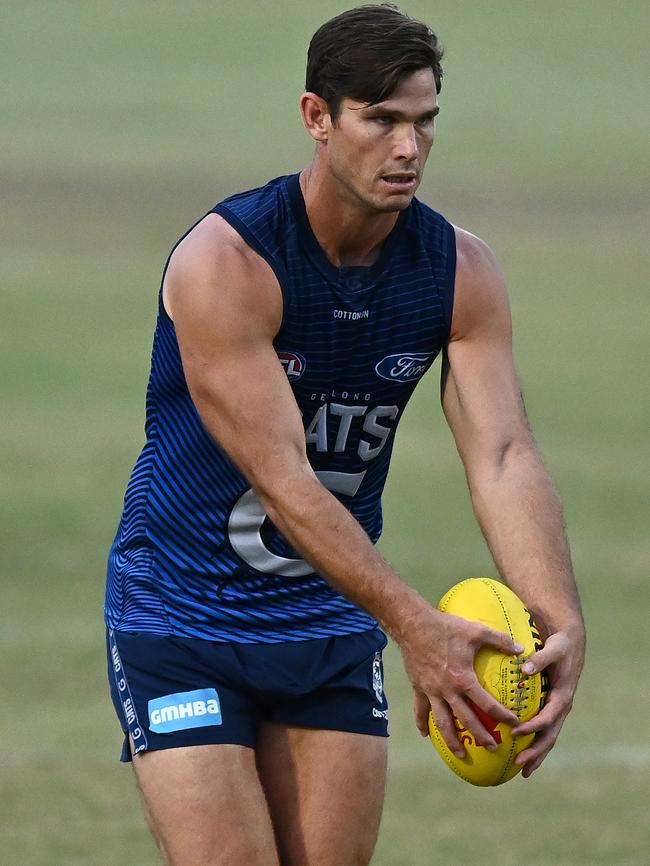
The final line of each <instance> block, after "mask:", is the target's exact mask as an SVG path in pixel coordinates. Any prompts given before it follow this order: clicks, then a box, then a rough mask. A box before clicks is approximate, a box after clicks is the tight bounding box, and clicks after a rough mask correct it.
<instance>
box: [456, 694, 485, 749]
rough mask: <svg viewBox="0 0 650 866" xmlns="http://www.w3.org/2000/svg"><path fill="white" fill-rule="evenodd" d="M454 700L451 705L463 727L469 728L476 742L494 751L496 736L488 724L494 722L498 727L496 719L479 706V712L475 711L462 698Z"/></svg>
mask: <svg viewBox="0 0 650 866" xmlns="http://www.w3.org/2000/svg"><path fill="white" fill-rule="evenodd" d="M452 700H453V703H452V701H451V700H450V702H449V705H450V707H451V709H452V711H453V713H454V715H455V716H456V718H457V719H458V721H459V722H460V723H461V724H462V725H463V727H465V728H467V730H468V731H469V732H470V733H471V734H472V735H473V737H474V739H475V740H476V744H477V745H478V746H485V748H486V749H489V750H490V751H494V750H495V749H496V747H497V744H496V741H495V740H494V737H493V736H492V735H491V734H490V732H489V731H488V730H487V727H486V725H492V724H494V727H496V721H495V720H494V719H492V718H490V716H488V714H487V713H483V712H482V711H481V710H480V709H479V708H478V707H477V708H476V709H477V710H478V712H475V710H474V709H473V708H472V706H470V705H469V704H468V703H467V702H466V701H464V700H462V698H453V699H452ZM481 717H482V718H483V719H485V722H486V724H485V725H484V724H483V720H482V718H481Z"/></svg>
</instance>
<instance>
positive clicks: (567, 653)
mask: <svg viewBox="0 0 650 866" xmlns="http://www.w3.org/2000/svg"><path fill="white" fill-rule="evenodd" d="M583 662H584V631H582V630H580V629H578V630H577V631H576V632H575V633H573V634H570V633H569V632H563V631H560V632H555V633H554V634H551V635H550V636H549V638H548V640H547V641H546V643H545V645H544V648H543V649H541V650H539V652H536V653H534V654H533V655H532V656H530V658H528V659H527V660H526V662H525V663H524V665H523V667H522V670H523V672H524V673H525V674H529V675H530V674H533V673H538V672H539V671H543V670H545V669H546V668H548V669H549V680H550V690H549V695H548V699H547V701H546V704H545V706H544V708H543V709H542V710H540V712H539V713H538V714H537V715H536V716H535V717H534V718H532V719H529V721H527V722H522V724H520V725H515V727H513V729H512V733H513V734H515V735H518V734H531V733H535V734H536V736H535V739H534V741H533V743H532V745H531V746H530V747H529V748H527V749H525V750H524V751H523V752H521V754H520V755H518V756H517V759H516V762H517V764H520V765H521V764H523V766H524V769H523V772H522V775H523V776H524V778H528V777H529V776H530V775H531V773H533V772H534V771H535V770H536V769H537V768H538V767H539V765H540V764H541V763H542V761H543V760H544V758H545V757H546V756H547V755H548V753H549V752H550V751H551V749H552V748H553V746H554V745H555V741H556V740H557V738H558V735H559V733H560V729H561V728H562V725H563V724H564V720H565V719H566V717H567V715H568V714H569V711H570V710H571V707H572V706H573V695H574V694H575V690H576V687H577V685H578V678H579V677H580V672H581V670H582V665H583Z"/></svg>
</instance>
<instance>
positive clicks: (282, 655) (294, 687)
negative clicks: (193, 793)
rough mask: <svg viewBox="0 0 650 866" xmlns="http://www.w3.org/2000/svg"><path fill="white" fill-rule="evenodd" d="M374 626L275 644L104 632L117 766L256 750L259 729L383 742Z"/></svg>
mask: <svg viewBox="0 0 650 866" xmlns="http://www.w3.org/2000/svg"><path fill="white" fill-rule="evenodd" d="M386 642H387V641H386V636H385V635H384V633H383V632H382V631H381V630H380V629H373V630H371V631H365V632H361V633H359V634H351V635H344V636H341V637H338V636H337V637H327V638H319V639H316V640H307V641H294V642H288V643H275V644H241V643H239V644H238V643H221V642H218V641H208V640H200V639H196V638H182V637H175V636H173V635H169V636H162V637H161V636H159V635H152V634H147V633H144V632H138V633H132V632H117V631H109V632H108V635H107V644H108V678H109V682H110V686H111V697H112V699H113V703H114V705H115V710H116V712H117V715H118V717H119V719H120V723H121V725H122V730H123V731H124V734H125V739H124V746H123V749H122V758H121V759H122V760H123V761H129V760H131V749H130V745H129V735H130V736H131V738H132V740H133V751H134V753H135V754H137V753H138V752H144V751H147V750H149V749H152V750H153V749H172V748H175V747H177V746H195V745H204V744H210V743H235V744H237V745H241V746H250V747H251V748H254V747H255V744H256V741H257V733H258V730H259V727H260V724H261V722H263V721H273V722H282V723H285V724H288V725H299V726H303V727H308V728H321V729H328V730H335V731H350V732H352V733H358V734H371V735H374V736H379V737H387V736H388V702H387V701H386V697H385V695H384V687H383V679H384V675H383V666H382V659H381V654H382V650H383V649H384V647H385V646H386Z"/></svg>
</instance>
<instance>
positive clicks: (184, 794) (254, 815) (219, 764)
mask: <svg viewBox="0 0 650 866" xmlns="http://www.w3.org/2000/svg"><path fill="white" fill-rule="evenodd" d="M133 766H134V769H135V773H136V777H137V780H138V785H139V787H140V790H141V793H142V797H143V800H144V806H145V813H146V815H147V820H148V821H149V824H150V827H151V830H152V832H153V834H154V836H155V838H156V841H157V843H158V845H159V847H160V850H161V852H162V854H163V856H164V858H165V863H166V864H168V866H279V861H278V856H277V852H276V846H275V840H274V833H273V827H272V824H271V819H270V816H269V811H268V807H267V804H266V800H265V797H264V792H263V790H262V787H261V785H260V781H259V777H258V775H257V769H256V766H255V753H254V751H253V750H252V749H250V748H247V747H244V746H237V745H227V744H219V745H202V746H190V747H181V748H176V749H166V750H161V751H150V752H144V753H142V754H139V755H135V757H134V761H133Z"/></svg>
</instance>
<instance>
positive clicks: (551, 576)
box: [468, 440, 583, 634]
mask: <svg viewBox="0 0 650 866" xmlns="http://www.w3.org/2000/svg"><path fill="white" fill-rule="evenodd" d="M468 481H469V486H470V493H471V497H472V504H473V507H474V511H475V513H476V516H477V518H478V521H479V524H480V526H481V529H482V531H483V534H484V536H485V538H486V541H487V543H488V546H489V548H490V551H491V553H492V556H493V558H494V561H495V564H496V566H497V568H498V569H499V571H500V572H501V574H502V575H503V577H504V578H505V580H506V581H507V583H508V584H509V585H510V586H511V587H512V588H513V589H514V590H515V592H517V593H518V594H519V595H520V596H521V597H522V598H523V599H524V601H525V602H526V603H527V604H528V605H529V607H530V608H531V610H532V611H533V613H534V615H535V617H536V619H537V620H538V624H539V625H540V626H541V627H542V628H543V629H544V630H545V631H546V633H547V634H548V633H550V632H553V631H559V630H565V631H566V630H568V631H572V632H573V631H577V632H580V631H581V630H582V628H583V626H582V614H581V610H580V601H579V598H578V592H577V589H576V584H575V579H574V576H573V568H572V564H571V555H570V551H569V545H568V541H567V536H566V530H565V526H564V519H563V515H562V506H561V503H560V500H559V497H558V495H557V492H556V490H555V487H554V485H553V482H552V480H551V478H550V476H549V474H548V472H547V471H546V469H545V467H544V465H543V462H542V460H541V457H540V455H539V452H538V450H537V448H536V446H535V444H534V442H533V441H532V440H531V441H530V442H521V443H514V444H511V445H510V447H509V448H508V449H507V450H506V453H505V454H504V455H503V458H502V460H501V461H499V462H498V464H496V465H495V464H491V465H487V466H482V467H476V468H474V469H472V468H471V467H468Z"/></svg>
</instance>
